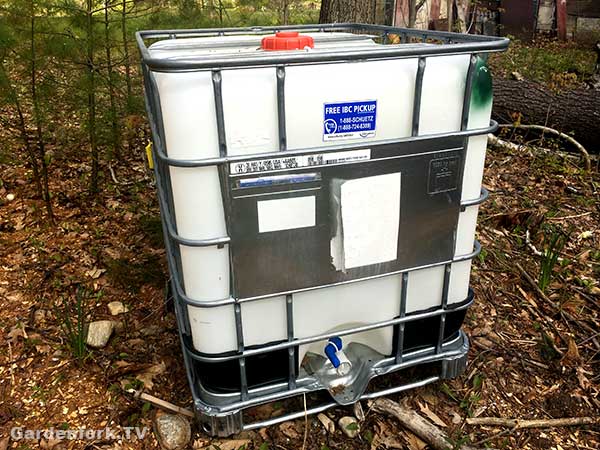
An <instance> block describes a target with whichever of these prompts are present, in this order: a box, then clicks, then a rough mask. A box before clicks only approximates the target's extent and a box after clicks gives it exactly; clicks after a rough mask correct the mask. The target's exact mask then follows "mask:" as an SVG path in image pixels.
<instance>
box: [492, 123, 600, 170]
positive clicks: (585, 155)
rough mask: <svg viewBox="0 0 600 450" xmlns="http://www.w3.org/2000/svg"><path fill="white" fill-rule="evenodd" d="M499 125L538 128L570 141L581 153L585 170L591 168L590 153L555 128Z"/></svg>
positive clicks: (529, 128)
mask: <svg viewBox="0 0 600 450" xmlns="http://www.w3.org/2000/svg"><path fill="white" fill-rule="evenodd" d="M499 127H500V128H520V129H522V130H538V131H541V132H542V133H548V134H553V135H554V136H557V137H559V138H561V139H564V140H565V141H567V142H569V143H571V144H572V145H573V146H574V147H575V148H576V149H577V151H578V152H579V153H580V154H581V158H582V159H583V163H584V165H585V170H587V171H588V172H589V171H590V170H592V162H591V160H590V154H589V153H588V151H587V150H586V149H585V147H584V146H583V145H581V144H580V143H579V142H577V141H576V140H575V139H573V138H572V137H571V136H569V135H568V134H565V133H561V132H560V131H558V130H555V129H554V128H550V127H546V126H543V125H523V124H519V125H516V124H502V125H499Z"/></svg>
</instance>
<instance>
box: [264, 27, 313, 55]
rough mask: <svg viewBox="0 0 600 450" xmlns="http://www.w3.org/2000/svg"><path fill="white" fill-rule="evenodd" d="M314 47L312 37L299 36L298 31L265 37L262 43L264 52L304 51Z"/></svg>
mask: <svg viewBox="0 0 600 450" xmlns="http://www.w3.org/2000/svg"><path fill="white" fill-rule="evenodd" d="M314 46H315V41H314V40H313V38H312V37H310V36H304V35H301V34H298V32H297V31H280V32H279V33H275V34H274V35H272V36H265V37H264V38H263V39H262V42H261V48H262V49H263V50H303V49H304V48H306V47H310V48H314Z"/></svg>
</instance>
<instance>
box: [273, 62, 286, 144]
mask: <svg viewBox="0 0 600 450" xmlns="http://www.w3.org/2000/svg"><path fill="white" fill-rule="evenodd" d="M276 76H277V127H278V130H279V150H281V151H282V152H283V151H285V150H286V149H287V135H286V124H285V66H277V69H276Z"/></svg>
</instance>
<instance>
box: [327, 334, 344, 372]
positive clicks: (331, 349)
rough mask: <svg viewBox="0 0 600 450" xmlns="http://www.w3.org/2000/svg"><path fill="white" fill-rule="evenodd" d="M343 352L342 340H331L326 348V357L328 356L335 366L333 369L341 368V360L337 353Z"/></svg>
mask: <svg viewBox="0 0 600 450" xmlns="http://www.w3.org/2000/svg"><path fill="white" fill-rule="evenodd" d="M341 350H342V339H341V338H339V337H337V336H335V337H332V338H330V339H329V343H328V344H327V345H326V346H325V350H324V352H325V355H327V357H328V358H329V361H331V364H333V367H335V368H336V369H337V368H338V367H340V359H339V358H338V356H337V352H339V351H341Z"/></svg>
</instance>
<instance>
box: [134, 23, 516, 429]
mask: <svg viewBox="0 0 600 450" xmlns="http://www.w3.org/2000/svg"><path fill="white" fill-rule="evenodd" d="M282 30H293V31H302V32H309V31H312V32H323V33H325V32H332V31H344V32H352V33H369V34H375V35H377V36H378V37H379V38H380V42H381V43H384V44H389V42H390V35H397V36H399V37H400V41H401V43H400V44H390V45H382V46H381V48H377V49H369V50H365V49H353V50H342V51H336V52H256V54H253V55H244V56H242V57H240V56H237V57H235V58H232V57H227V56H219V57H216V58H211V59H206V58H197V59H185V60H168V59H161V58H153V57H152V56H151V55H150V52H149V51H148V48H147V46H146V41H148V40H155V39H177V38H186V37H203V36H204V37H206V36H232V35H249V34H252V35H264V34H272V33H274V32H277V31H282ZM136 40H137V43H138V45H139V49H140V52H141V55H142V72H143V76H144V88H145V89H144V90H145V102H146V109H147V112H148V118H149V122H150V127H151V131H152V139H153V150H152V151H153V157H154V161H155V169H154V171H155V178H156V184H157V191H158V199H159V206H160V211H161V217H162V228H163V234H164V238H165V246H166V254H167V260H168V266H169V271H170V274H171V279H170V283H171V289H172V292H173V296H174V303H175V312H176V317H177V322H178V329H179V335H180V340H181V345H182V352H183V355H184V362H185V366H186V371H187V376H188V382H189V384H190V387H191V390H192V394H193V399H194V408H195V411H196V413H197V415H198V417H199V419H200V420H201V422H202V423H203V424H204V426H205V429H206V430H207V431H208V432H209V433H212V434H216V435H222V436H225V435H230V434H233V433H236V432H239V431H241V430H248V429H254V428H258V427H263V426H267V425H272V424H274V423H278V422H282V421H285V420H290V419H294V418H298V417H302V416H304V414H307V413H308V414H311V413H318V412H321V411H324V410H326V409H328V408H331V407H333V406H335V405H338V404H347V403H352V402H353V401H357V400H359V399H366V398H374V397H377V396H383V395H387V394H391V393H394V392H401V391H404V390H407V389H410V388H414V387H417V386H423V385H425V384H427V383H431V382H434V381H437V380H439V379H443V378H451V377H454V376H457V375H458V374H460V373H462V371H464V369H465V367H466V354H467V351H468V347H469V344H468V339H467V337H466V335H465V334H464V332H462V330H461V331H459V333H458V336H455V337H453V338H452V339H450V340H446V341H445V340H444V330H445V323H446V315H447V314H448V313H449V312H451V311H458V310H462V309H466V308H468V307H469V306H470V305H471V303H472V301H473V293H472V291H471V292H470V295H469V298H468V299H466V300H465V301H464V302H463V303H461V304H459V306H458V307H455V306H452V305H451V306H449V305H448V288H449V280H450V273H451V265H452V263H455V262H459V261H465V260H468V259H472V258H474V257H475V256H477V255H478V254H479V252H480V250H481V247H480V245H479V243H478V242H477V241H475V248H474V250H473V252H472V253H470V254H467V255H461V256H459V257H455V258H453V259H452V260H449V261H444V262H441V263H436V264H430V265H426V266H421V267H412V268H410V269H407V270H402V271H395V272H390V273H385V274H381V275H377V276H375V277H370V278H378V277H383V276H392V275H398V274H401V286H402V289H401V299H400V305H401V306H400V310H399V311H398V316H397V317H396V318H394V319H392V320H387V321H383V322H378V323H373V324H369V325H364V326H361V327H354V328H348V329H344V330H342V331H338V332H337V333H336V336H345V335H350V334H354V333H357V332H362V331H368V330H374V329H378V328H383V327H397V330H398V332H397V336H396V337H395V339H396V343H395V347H396V350H395V354H394V355H391V356H390V357H387V358H384V359H381V360H379V361H377V362H376V363H373V364H372V365H371V366H370V367H368V368H367V369H365V371H364V374H363V375H362V378H363V379H362V380H361V385H364V386H363V391H362V392H357V393H356V394H355V395H354V397H353V398H351V399H345V400H342V399H340V398H335V399H334V400H335V401H332V402H328V403H325V404H322V405H320V406H316V407H312V408H310V409H308V410H307V411H298V412H293V413H290V414H286V415H283V416H280V417H277V418H275V419H270V420H263V421H257V422H253V423H245V422H244V420H243V410H244V409H246V408H249V407H252V406H256V405H260V404H263V403H266V402H271V401H275V400H280V399H284V398H288V397H292V396H297V395H302V394H306V393H308V392H313V391H318V390H323V389H327V386H326V385H325V384H324V383H323V382H322V381H321V380H318V379H316V378H315V377H312V376H309V375H307V374H299V373H297V370H296V366H297V364H296V360H295V353H296V349H297V348H298V347H299V346H300V345H304V344H309V343H312V342H317V341H321V340H325V339H328V338H330V337H332V336H333V335H332V334H321V335H316V336H310V337H305V338H302V339H298V338H295V337H294V330H293V324H294V318H293V308H292V306H293V302H294V294H295V293H297V292H301V291H306V290H310V289H321V288H326V287H330V286H332V285H337V284H341V283H334V284H326V285H321V286H315V287H311V288H306V289H297V290H291V291H288V292H283V293H282V292H277V293H273V294H268V295H260V296H255V297H251V298H239V297H238V296H237V295H236V292H235V286H234V275H235V274H234V273H233V271H234V270H233V264H231V263H230V296H229V297H228V298H224V299H220V300H215V301H200V300H194V299H191V298H189V297H187V296H186V295H185V292H184V289H183V276H182V268H181V257H180V253H179V246H180V245H184V246H189V247H207V246H218V247H221V248H222V247H223V246H224V245H226V244H227V245H228V248H229V256H230V261H231V251H232V246H233V245H235V242H232V238H231V233H230V214H229V212H230V210H231V198H230V196H229V190H228V188H227V180H228V177H229V175H230V174H229V163H231V162H237V161H248V160H252V159H257V158H270V157H277V156H281V152H285V153H286V154H287V155H299V154H302V155H309V154H313V153H330V152H334V151H336V150H340V149H349V148H357V146H356V145H355V146H348V145H335V146H328V147H326V148H306V149H301V150H287V139H286V117H285V95H284V85H285V70H286V67H287V66H290V65H306V64H316V63H319V64H327V63H334V62H343V61H355V60H379V59H397V58H418V69H417V73H416V84H415V96H414V104H413V119H412V133H411V134H412V135H411V136H410V137H407V138H403V139H398V140H395V141H393V143H401V142H409V141H416V140H428V139H442V138H448V137H461V138H462V140H463V150H462V151H463V156H464V152H466V148H467V140H468V138H469V137H470V136H477V135H485V134H487V133H490V132H493V131H495V130H496V128H497V123H496V122H494V121H492V122H491V123H490V126H489V127H485V128H478V129H471V130H469V129H467V126H468V117H469V107H470V100H471V90H472V89H471V88H472V82H473V73H474V68H475V65H476V62H477V56H478V55H481V54H487V53H491V52H500V51H504V50H506V48H507V47H508V43H509V41H508V39H506V38H498V37H489V36H479V35H465V34H457V33H449V32H439V31H424V30H414V29H406V28H396V27H390V26H380V25H364V24H332V25H301V26H280V27H251V28H221V29H202V30H164V31H157V30H153V31H140V32H138V33H136ZM409 41H417V42H428V41H435V42H437V43H439V45H430V46H405V45H402V44H403V43H407V42H409ZM457 54H469V55H470V64H469V68H468V71H467V79H466V88H465V93H464V99H463V108H462V117H461V128H460V131H458V132H452V133H439V134H433V135H432V134H430V135H419V113H420V108H421V91H422V86H423V75H424V72H425V70H426V65H427V59H428V58H433V57H436V56H441V55H457ZM247 67H273V68H275V76H276V78H277V110H278V130H279V151H276V152H269V153H260V154H252V155H244V156H231V155H228V153H227V142H226V133H225V122H224V115H223V99H222V92H221V91H222V86H221V79H222V77H221V71H222V70H228V69H234V68H235V69H241V68H247ZM189 71H210V72H211V73H212V82H213V91H214V97H215V115H216V123H217V136H218V142H219V156H218V157H213V158H204V159H195V160H181V159H173V158H169V157H168V156H167V151H166V142H165V131H164V126H163V120H162V112H161V106H160V96H159V91H158V87H157V85H156V80H155V78H154V77H153V76H152V72H189ZM378 143H386V142H383V141H382V142H378ZM463 165H464V158H463ZM207 166H212V167H217V169H218V173H219V180H220V184H221V192H222V196H223V207H224V210H225V219H226V230H227V235H226V236H221V237H217V238H213V239H204V240H192V239H186V238H183V237H181V236H179V235H178V234H177V226H176V223H175V220H174V207H173V193H172V190H171V181H170V174H169V167H187V168H197V167H207ZM463 171H464V167H461V175H460V177H461V181H462V172H463ZM487 196H488V193H487V191H486V190H485V189H482V192H481V196H480V197H479V198H476V199H472V200H469V201H463V202H462V203H461V209H462V210H464V208H466V207H468V206H473V205H477V204H479V203H481V202H483V201H484V200H485V199H486V198H487ZM434 266H444V279H443V293H442V299H441V303H440V307H439V308H436V309H434V310H431V311H426V312H420V313H416V314H409V315H407V314H406V291H407V289H406V287H407V283H408V277H409V273H410V272H411V271H414V270H416V269H422V268H427V267H434ZM366 279H369V278H366ZM363 280H365V278H362V279H357V280H351V281H348V282H355V281H363ZM344 283H345V282H344ZM280 295H285V296H286V317H287V340H286V341H284V342H280V343H277V344H267V345H264V346H262V347H258V348H251V349H247V348H246V347H245V345H244V335H243V324H242V317H241V304H242V303H244V302H250V301H260V300H263V299H266V298H271V297H274V296H280ZM188 305H189V306H193V307H197V308H212V307H218V306H225V305H232V306H233V311H234V314H235V324H236V334H237V344H238V345H237V346H238V348H237V352H235V353H232V354H227V355H220V356H207V355H204V354H200V353H198V352H196V351H195V350H194V348H193V346H192V344H191V339H190V336H191V330H190V322H189V317H188V312H187V306H188ZM430 317H439V331H438V337H437V344H436V345H435V346H433V347H428V348H424V349H419V350H416V351H410V352H406V351H405V350H404V330H405V326H406V323H408V322H411V321H416V320H419V319H425V318H430ZM276 350H287V352H288V379H287V382H280V383H275V384H271V385H268V386H263V387H259V388H249V387H248V382H247V374H246V362H245V361H246V358H248V357H250V356H253V355H258V354H263V353H268V352H273V351H276ZM231 360H237V361H238V365H239V377H240V391H239V392H234V393H225V394H224V393H214V392H211V391H209V390H207V389H205V388H204V387H203V386H202V383H201V381H200V377H199V374H198V373H196V371H195V370H194V361H201V362H205V363H217V362H223V361H231ZM424 363H439V372H438V375H435V376H430V377H427V378H424V379H422V380H419V381H417V382H413V383H408V384H402V385H399V386H395V387H393V388H390V389H386V390H383V391H378V392H369V393H364V387H366V385H367V384H368V382H369V380H371V379H372V378H374V377H376V376H379V375H383V374H387V373H391V372H394V371H398V370H401V369H405V368H407V367H412V366H416V365H420V364H424Z"/></svg>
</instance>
